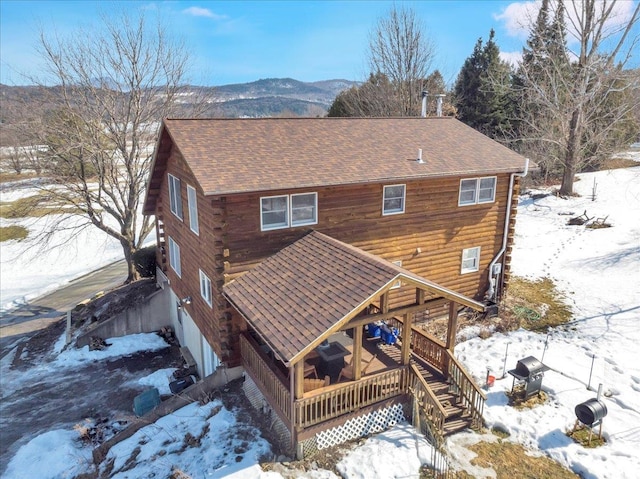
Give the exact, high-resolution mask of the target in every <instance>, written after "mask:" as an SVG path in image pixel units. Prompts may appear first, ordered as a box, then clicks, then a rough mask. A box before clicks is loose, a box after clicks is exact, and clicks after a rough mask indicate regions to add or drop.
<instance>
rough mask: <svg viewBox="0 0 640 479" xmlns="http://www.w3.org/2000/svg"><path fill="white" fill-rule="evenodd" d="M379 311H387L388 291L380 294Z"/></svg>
mask: <svg viewBox="0 0 640 479" xmlns="http://www.w3.org/2000/svg"><path fill="white" fill-rule="evenodd" d="M380 312H381V313H388V312H389V292H388V291H387V292H386V293H383V294H382V296H380Z"/></svg>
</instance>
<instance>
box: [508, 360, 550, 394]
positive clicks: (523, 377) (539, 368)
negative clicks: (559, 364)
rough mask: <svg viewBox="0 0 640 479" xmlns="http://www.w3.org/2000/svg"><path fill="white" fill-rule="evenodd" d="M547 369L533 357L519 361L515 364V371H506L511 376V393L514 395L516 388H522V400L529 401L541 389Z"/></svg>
mask: <svg viewBox="0 0 640 479" xmlns="http://www.w3.org/2000/svg"><path fill="white" fill-rule="evenodd" d="M548 370H549V368H548V367H547V366H545V365H544V364H542V363H541V362H540V361H538V360H537V359H536V358H534V357H533V356H529V357H526V358H524V359H521V360H520V361H518V363H517V364H516V367H515V369H511V370H509V371H508V373H509V374H511V376H513V386H512V387H511V393H512V394H515V389H516V386H520V385H522V386H523V389H524V399H525V400H526V399H529V398H530V397H531V396H534V395H536V394H538V393H539V392H540V389H542V378H543V377H544V372H545V371H548Z"/></svg>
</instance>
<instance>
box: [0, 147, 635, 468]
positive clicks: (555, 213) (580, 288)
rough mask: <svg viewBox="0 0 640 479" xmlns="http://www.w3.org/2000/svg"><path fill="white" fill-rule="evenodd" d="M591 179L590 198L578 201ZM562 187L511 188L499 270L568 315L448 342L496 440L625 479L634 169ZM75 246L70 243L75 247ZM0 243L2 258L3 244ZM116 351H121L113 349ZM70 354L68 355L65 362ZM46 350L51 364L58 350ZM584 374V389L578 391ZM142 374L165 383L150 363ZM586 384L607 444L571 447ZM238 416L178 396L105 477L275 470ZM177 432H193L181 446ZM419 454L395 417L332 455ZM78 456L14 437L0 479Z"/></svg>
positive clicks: (422, 453)
mask: <svg viewBox="0 0 640 479" xmlns="http://www.w3.org/2000/svg"><path fill="white" fill-rule="evenodd" d="M637 156H638V154H637V152H636V157H637ZM637 159H638V161H640V158H637ZM594 180H595V184H596V197H595V200H592V198H591V195H592V191H593V187H594ZM576 190H577V192H578V193H580V194H581V196H580V197H575V198H570V199H562V198H557V197H555V196H547V197H545V198H542V199H537V200H532V199H530V197H526V196H525V197H523V198H522V199H521V201H520V204H519V207H518V220H517V225H516V246H515V249H514V252H513V272H514V273H515V274H516V275H520V276H526V277H529V278H539V277H550V278H552V279H553V280H554V281H555V282H556V283H557V285H558V287H559V288H560V290H561V291H562V292H563V293H564V294H565V295H566V297H567V301H568V304H569V305H570V306H571V308H572V310H573V313H574V320H573V321H572V322H571V323H570V324H568V325H566V326H563V327H560V328H556V329H553V330H551V331H549V334H548V335H547V334H536V333H531V332H528V331H524V330H520V331H516V332H513V333H509V334H496V335H493V336H492V337H490V338H488V339H480V338H473V339H470V340H467V341H464V342H462V343H460V344H459V345H458V346H457V347H456V354H457V356H458V357H459V358H460V359H461V360H462V361H463V363H464V364H465V365H466V367H467V368H468V369H469V370H470V371H471V373H472V374H473V375H474V376H475V377H476V378H477V379H478V380H479V381H480V382H483V381H484V378H485V375H486V372H487V369H489V370H490V371H491V372H492V374H494V375H495V376H497V377H498V380H497V381H496V384H495V386H494V387H493V388H492V389H490V390H488V400H487V404H486V406H485V419H486V421H487V424H488V426H497V427H499V428H501V429H503V430H505V431H508V432H509V433H510V437H509V439H508V440H511V441H515V442H518V443H521V444H523V445H525V446H526V447H528V448H531V449H532V450H534V451H540V452H542V453H545V454H548V455H549V456H551V457H552V458H554V459H556V460H557V461H559V462H561V463H562V464H564V465H565V466H567V467H568V468H570V469H572V470H573V471H575V472H577V473H579V474H581V475H582V476H583V477H585V478H590V479H591V478H593V479H596V478H597V479H609V478H611V479H619V478H622V479H624V478H628V479H631V478H637V477H638V471H640V454H638V450H640V361H638V359H639V358H640V356H638V353H637V348H638V346H637V345H638V344H640V167H636V168H628V169H621V170H611V171H602V172H597V173H588V174H582V175H580V181H579V182H577V183H576ZM585 210H586V211H587V214H588V216H589V217H592V216H593V217H596V218H604V217H607V222H608V223H610V224H611V225H612V227H611V228H606V229H595V230H591V229H587V228H585V227H584V226H567V225H566V222H567V219H568V218H569V217H570V215H568V214H569V213H570V214H571V215H573V216H577V215H580V214H582V213H583V211H585ZM83 244H84V243H83ZM81 246H82V244H80V245H79V249H80V250H79V251H78V253H77V254H84V253H85V252H84V251H82V248H81ZM2 248H3V255H2V256H4V251H5V249H4V248H6V246H2ZM86 253H87V256H88V257H91V256H93V257H95V256H96V255H95V254H94V253H92V252H91V251H87V252H86ZM3 261H4V259H3ZM52 264H55V261H54V262H53V263H52ZM24 266H25V267H26V265H24ZM22 267H23V265H22V264H20V263H19V262H17V263H14V266H13V267H11V268H8V269H4V268H5V266H4V263H3V266H2V268H3V270H2V276H3V278H6V277H7V276H5V271H6V272H7V274H9V277H11V275H12V274H13V272H14V269H17V270H20V269H21V268H22ZM16 274H17V273H16ZM20 274H21V273H20ZM5 283H6V281H3V283H2V288H3V289H4V288H5ZM36 284H37V283H35V282H34V287H36ZM38 293H39V291H36V290H35V289H34V292H32V293H29V292H22V293H21V294H22V295H24V296H27V297H29V295H30V294H33V295H37V294H38ZM3 302H4V292H3ZM138 343H141V341H138ZM142 343H144V342H142ZM62 354H65V353H62ZM76 354H79V353H76ZM91 354H94V353H88V352H86V353H82V354H81V356H82V358H85V360H95V359H98V358H97V357H92V356H91ZM95 354H97V353H95ZM121 354H126V347H124V349H123V350H121ZM529 355H532V356H535V357H537V358H539V359H542V358H544V363H545V364H547V365H548V366H549V367H551V368H552V370H551V371H549V372H547V373H546V375H545V377H544V380H543V389H544V390H545V391H546V392H547V394H548V396H549V401H548V402H547V403H546V404H544V405H540V406H537V407H534V408H533V409H529V410H516V409H513V408H511V407H509V406H508V405H507V398H506V396H505V394H504V392H505V391H507V390H510V389H511V385H512V380H511V377H510V376H508V375H507V376H506V378H502V376H503V372H504V370H505V368H506V369H511V368H513V367H514V366H515V363H516V361H517V360H518V359H521V358H524V357H526V356H529ZM77 360H81V359H79V358H75V359H74V361H77ZM59 361H60V363H58V364H59V365H60V367H63V364H64V361H65V360H64V358H62V359H60V360H59ZM592 363H593V371H591V365H592ZM2 372H3V373H4V372H6V371H2ZM3 376H4V374H3ZM590 376H591V380H590V383H591V389H592V390H588V389H587V384H588V383H589V379H590ZM16 380H18V379H16ZM145 381H146V382H145V384H149V385H153V384H154V383H157V384H158V386H163V387H166V383H165V378H164V377H163V374H157V375H153V377H149V378H147V379H146V380H145ZM599 384H602V385H603V392H604V394H603V398H602V399H603V401H604V402H605V404H606V406H607V410H608V415H607V416H606V417H605V419H604V423H603V424H604V427H603V432H604V437H605V439H606V441H607V442H606V444H605V445H604V446H602V447H599V448H595V449H585V448H583V447H581V446H579V445H577V444H575V443H574V442H573V441H572V440H571V439H570V438H568V437H567V436H566V435H565V432H566V431H567V430H568V429H570V428H571V427H572V426H573V424H574V422H575V414H574V407H575V406H576V405H577V404H579V403H581V402H583V401H585V400H587V399H589V398H592V397H595V395H596V393H595V392H594V389H597V387H598V385H599ZM246 427H247V426H246V425H244V426H243V423H242V420H241V418H238V417H235V416H234V415H233V414H231V413H230V412H229V411H228V410H226V409H225V408H224V407H223V406H222V405H221V404H220V403H217V402H215V401H214V402H212V403H209V404H207V405H205V406H197V405H191V406H188V407H186V408H183V409H181V410H178V411H176V412H175V413H174V414H173V415H170V416H168V417H166V418H164V419H162V420H160V421H158V422H157V423H156V424H154V425H150V426H147V427H146V428H144V429H142V430H140V431H139V432H138V433H137V434H136V435H134V436H133V437H132V438H130V439H128V440H126V441H124V442H122V443H120V444H119V445H118V446H116V447H114V448H113V449H112V450H111V452H110V453H109V457H110V458H112V459H113V461H114V464H115V465H116V468H114V472H115V471H117V470H118V467H120V466H122V465H124V464H125V463H126V460H127V459H128V458H129V457H130V456H131V455H132V452H135V451H138V449H139V451H138V452H137V460H136V465H135V466H134V467H133V468H132V469H128V470H126V471H124V470H121V471H120V472H118V473H117V474H116V475H115V476H114V477H118V478H139V477H167V476H168V475H169V473H170V472H171V470H172V468H173V467H175V468H177V469H178V470H181V471H184V472H185V473H187V474H189V475H191V476H192V477H207V478H222V477H232V478H238V479H239V478H242V479H244V478H256V479H281V478H282V477H283V475H281V474H280V473H278V472H273V471H271V472H263V471H262V470H261V468H260V467H259V465H258V464H257V458H258V457H259V456H260V455H261V454H263V453H264V452H267V451H268V445H267V443H266V442H265V441H264V440H263V439H261V438H260V437H259V436H258V437H256V436H255V434H257V433H256V431H251V430H249V429H246ZM236 431H244V433H241V434H236ZM187 432H188V433H190V434H191V435H192V436H193V437H194V438H198V437H199V438H200V441H199V442H197V441H196V443H195V444H194V445H192V446H188V447H187V446H184V437H185V435H186V434H187ZM470 436H471V435H470V434H460V435H456V436H454V438H453V439H450V446H451V450H452V451H453V453H454V455H456V456H458V457H459V458H460V463H461V464H462V463H465V462H468V461H466V460H465V458H464V457H462V456H463V455H462V454H461V453H460V451H461V449H460V446H461V445H463V444H464V443H466V442H469V441H470V440H471V439H470ZM53 444H55V447H52V445H53ZM390 448H393V453H391V454H390V453H389V451H390ZM428 457H430V454H429V445H428V444H427V443H426V442H425V441H424V440H423V439H422V438H420V437H419V436H418V435H416V434H415V433H414V432H413V431H412V430H411V428H410V427H408V426H407V425H398V426H396V427H395V428H393V429H392V430H390V431H388V432H386V433H383V434H378V435H376V436H375V437H372V438H370V439H368V440H367V441H366V443H365V444H364V445H363V446H360V447H359V448H357V449H355V450H353V451H352V452H351V453H349V454H348V455H347V456H345V458H344V459H342V461H341V462H340V463H339V464H338V465H337V469H338V471H340V473H341V475H342V476H343V477H347V478H368V479H375V478H380V479H388V478H394V477H416V478H417V477H418V468H419V465H420V464H421V463H425V462H427V460H428ZM365 459H366V460H365ZM89 462H90V448H88V447H87V446H83V445H82V443H80V442H79V441H78V439H77V433H75V432H74V431H69V430H54V431H49V432H47V433H45V434H43V435H40V436H38V437H36V438H34V439H33V440H32V441H31V442H29V443H28V444H26V445H24V446H23V447H22V448H21V449H20V450H19V451H18V453H17V454H16V455H15V456H14V458H13V460H12V461H11V462H10V464H9V467H8V469H7V472H6V474H5V477H6V478H7V479H14V478H16V479H17V478H27V477H28V478H31V477H40V478H42V479H47V478H52V479H53V478H62V477H70V476H73V475H74V474H77V473H79V472H82V471H88V470H90V466H89ZM471 473H472V474H473V475H474V476H475V477H492V476H491V471H487V470H483V469H479V468H473V469H471ZM297 477H301V478H308V479H333V478H335V477H336V476H335V475H334V474H333V473H331V472H329V471H324V470H313V471H307V472H305V473H302V472H301V473H300V474H298V475H297Z"/></svg>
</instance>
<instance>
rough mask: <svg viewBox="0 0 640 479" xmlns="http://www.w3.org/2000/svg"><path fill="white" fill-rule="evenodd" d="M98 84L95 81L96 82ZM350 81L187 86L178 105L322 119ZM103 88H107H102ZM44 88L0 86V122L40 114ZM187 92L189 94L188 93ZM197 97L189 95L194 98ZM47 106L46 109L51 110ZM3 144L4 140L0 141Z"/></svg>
mask: <svg viewBox="0 0 640 479" xmlns="http://www.w3.org/2000/svg"><path fill="white" fill-rule="evenodd" d="M96 82H98V80H96ZM356 84H357V82H354V81H350V80H323V81H316V82H301V81H298V80H294V79H293V78H265V79H261V80H257V81H254V82H250V83H235V84H230V85H221V86H212V87H208V86H204V87H203V86H190V87H187V89H186V90H187V91H185V92H184V94H183V95H182V96H181V100H180V102H181V103H182V104H184V105H185V106H187V105H188V104H189V99H190V98H191V97H192V95H190V94H189V93H190V91H191V92H198V93H200V94H201V95H202V94H204V95H206V96H207V97H210V98H212V102H211V109H210V111H209V112H207V115H208V116H215V117H244V118H246V117H266V116H311V117H316V116H324V115H326V113H327V111H328V109H329V107H330V106H331V104H332V103H333V100H334V99H335V98H336V96H337V95H338V93H340V92H341V91H343V90H345V89H347V88H350V87H351V86H353V85H356ZM105 86H107V87H108V86H109V85H106V84H105ZM44 90H47V88H43V87H36V86H9V85H3V84H0V98H1V99H2V105H1V106H0V123H4V124H12V123H15V122H16V121H17V118H18V116H19V115H18V113H19V112H18V111H17V109H25V108H26V109H27V111H28V110H31V111H32V112H37V111H41V109H42V106H43V104H44V103H45V98H46V97H47V95H46V91H44ZM189 90H190V91H189ZM198 96H200V95H193V97H198ZM51 106H52V105H50V104H48V105H47V106H46V107H45V109H46V108H48V107H51ZM3 143H4V141H3Z"/></svg>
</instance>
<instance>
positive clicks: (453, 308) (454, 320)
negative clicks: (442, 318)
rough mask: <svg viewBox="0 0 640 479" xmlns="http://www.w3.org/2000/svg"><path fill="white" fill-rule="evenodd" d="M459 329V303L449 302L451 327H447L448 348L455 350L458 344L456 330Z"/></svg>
mask: <svg viewBox="0 0 640 479" xmlns="http://www.w3.org/2000/svg"><path fill="white" fill-rule="evenodd" d="M457 329H458V303H456V302H455V301H450V302H449V327H448V329H447V349H448V350H449V351H451V352H453V348H455V346H456V331H457Z"/></svg>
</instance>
